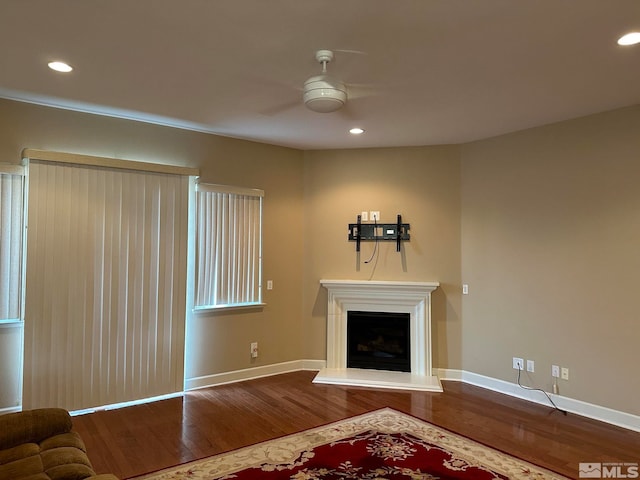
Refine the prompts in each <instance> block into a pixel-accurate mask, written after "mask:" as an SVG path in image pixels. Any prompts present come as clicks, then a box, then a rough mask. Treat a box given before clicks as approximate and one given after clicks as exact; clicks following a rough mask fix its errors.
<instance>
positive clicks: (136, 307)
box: [23, 161, 189, 410]
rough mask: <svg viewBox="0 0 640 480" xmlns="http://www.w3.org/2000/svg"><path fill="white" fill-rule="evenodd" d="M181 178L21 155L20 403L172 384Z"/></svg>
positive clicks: (151, 392) (155, 389)
mask: <svg viewBox="0 0 640 480" xmlns="http://www.w3.org/2000/svg"><path fill="white" fill-rule="evenodd" d="M188 195H189V178H188V177H186V176H180V175H172V174H162V173H149V172H137V171H129V170H122V169H113V168H101V167H95V166H82V165H69V164H63V163H51V162H37V161H31V162H30V164H29V199H28V237H27V271H26V300H25V360H24V393H23V407H24V408H36V407H42V406H60V407H63V408H67V409H70V410H76V409H83V408H89V407H93V406H100V405H107V404H113V403H118V402H124V401H130V400H136V399H141V398H147V397H151V396H156V395H162V394H166V393H172V392H176V391H182V388H183V378H184V374H183V370H184V322H185V307H186V305H185V293H186V292H185V289H186V286H185V285H186V255H187V231H188V228H187V227H188V224H187V221H188Z"/></svg>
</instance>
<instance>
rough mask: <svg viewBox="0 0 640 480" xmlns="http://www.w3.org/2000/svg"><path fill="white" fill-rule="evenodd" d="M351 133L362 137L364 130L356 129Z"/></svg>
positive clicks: (350, 131)
mask: <svg viewBox="0 0 640 480" xmlns="http://www.w3.org/2000/svg"><path fill="white" fill-rule="evenodd" d="M349 133H350V134H352V135H360V134H361V133H364V130H363V129H361V128H360V127H355V128H352V129H351V130H349Z"/></svg>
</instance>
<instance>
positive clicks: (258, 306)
mask: <svg viewBox="0 0 640 480" xmlns="http://www.w3.org/2000/svg"><path fill="white" fill-rule="evenodd" d="M266 305H267V304H266V303H241V304H235V305H218V306H215V307H196V308H194V309H193V313H195V314H196V315H197V314H202V313H215V312H230V311H233V310H252V309H260V310H261V309H262V308H263V307H265V306H266Z"/></svg>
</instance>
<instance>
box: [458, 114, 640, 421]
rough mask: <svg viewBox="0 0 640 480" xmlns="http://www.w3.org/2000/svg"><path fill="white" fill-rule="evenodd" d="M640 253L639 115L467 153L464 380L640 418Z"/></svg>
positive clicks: (567, 125)
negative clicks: (538, 390)
mask: <svg viewBox="0 0 640 480" xmlns="http://www.w3.org/2000/svg"><path fill="white" fill-rule="evenodd" d="M639 247H640V107H638V106H636V107H633V108H626V109H621V110H617V111H613V112H608V113H603V114H599V115H593V116H589V117H586V118H582V119H577V120H572V121H568V122H563V123H559V124H555V125H549V126H545V127H541V128H535V129H531V130H527V131H523V132H518V133H514V134H511V135H505V136H502V137H498V138H493V139H489V140H485V141H480V142H475V143H471V144H468V145H466V146H464V147H463V149H462V272H463V275H462V279H463V281H464V282H465V283H468V284H469V289H470V293H469V295H468V296H464V297H463V304H462V308H463V310H462V313H463V319H464V320H463V329H462V343H463V346H462V352H463V360H462V367H463V369H464V370H467V371H471V372H476V373H480V374H483V375H487V376H490V377H494V378H499V379H503V380H507V381H511V382H514V381H515V371H514V370H513V369H512V368H511V359H512V357H513V356H518V357H524V358H527V359H532V360H535V362H536V372H535V373H534V374H532V375H531V377H530V378H529V379H526V381H527V382H531V383H530V384H534V385H536V386H540V387H544V388H545V389H547V390H550V388H551V375H550V373H551V365H552V364H556V365H560V366H563V367H568V368H569V373H570V376H569V381H568V382H567V381H562V380H561V381H560V382H559V385H560V393H561V394H562V395H565V396H568V397H571V398H575V399H578V400H583V401H586V402H589V403H594V404H597V405H602V406H606V407H610V408H613V409H616V410H621V411H625V412H628V413H632V414H636V415H637V414H640V404H639V403H638V396H639V395H640V381H639V380H638V379H639V378H640V375H638V372H637V368H638V365H640V348H639V346H640V307H639V304H638V286H639V285H640V248H639ZM541 395H542V394H541Z"/></svg>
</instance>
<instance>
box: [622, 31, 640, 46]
mask: <svg viewBox="0 0 640 480" xmlns="http://www.w3.org/2000/svg"><path fill="white" fill-rule="evenodd" d="M636 43H640V32H631V33H627V34H626V35H623V36H622V37H620V38H619V39H618V45H635V44H636Z"/></svg>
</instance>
